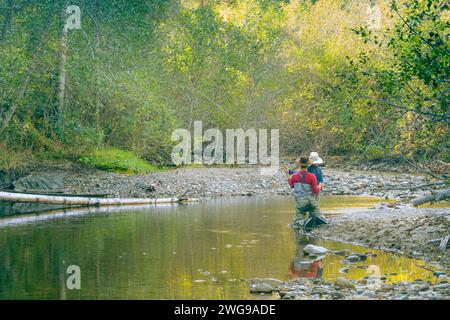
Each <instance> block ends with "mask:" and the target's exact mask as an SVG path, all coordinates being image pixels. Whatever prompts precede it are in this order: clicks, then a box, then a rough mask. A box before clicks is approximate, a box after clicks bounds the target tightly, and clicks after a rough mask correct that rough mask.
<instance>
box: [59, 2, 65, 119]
mask: <svg viewBox="0 0 450 320" xmlns="http://www.w3.org/2000/svg"><path fill="white" fill-rule="evenodd" d="M64 4H65V1H64V2H63V8H62V11H61V20H62V26H63V28H62V31H61V39H60V62H59V77H58V120H59V121H60V120H61V119H62V114H63V111H64V97H65V95H66V63H67V27H66V11H65V10H66V7H65V5H64Z"/></svg>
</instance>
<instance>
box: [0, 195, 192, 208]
mask: <svg viewBox="0 0 450 320" xmlns="http://www.w3.org/2000/svg"><path fill="white" fill-rule="evenodd" d="M0 200H3V201H14V202H35V203H48V204H66V205H84V206H122V205H141V204H160V203H180V202H197V201H199V199H196V198H162V199H151V198H93V197H64V196H48V195H35V194H22V193H12V192H0Z"/></svg>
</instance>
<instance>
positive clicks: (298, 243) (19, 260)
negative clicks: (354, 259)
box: [0, 196, 432, 299]
mask: <svg viewBox="0 0 450 320" xmlns="http://www.w3.org/2000/svg"><path fill="white" fill-rule="evenodd" d="M379 201H380V200H379V199H373V198H360V197H348V196H333V197H324V198H323V199H322V200H321V207H322V209H323V210H324V211H325V212H329V213H333V214H339V211H342V210H347V209H348V208H358V207H369V206H373V204H375V203H377V202H379ZM293 215H294V201H293V199H292V198H291V197H270V198H261V197H250V198H234V199H227V200H212V201H208V202H206V203H200V204H189V205H163V206H157V207H155V206H150V207H143V208H131V209H130V208H118V209H117V208H106V209H89V210H87V209H76V210H73V211H68V212H66V213H61V212H59V213H58V212H53V213H49V214H40V215H24V216H18V217H7V218H2V219H0V299H259V298H267V296H264V297H263V296H260V295H254V294H250V293H249V291H248V287H247V284H246V282H245V281H244V280H245V279H250V278H277V279H280V280H288V279H291V278H293V277H299V276H305V277H318V276H321V277H323V278H325V279H330V280H332V279H334V278H335V277H337V276H342V275H343V274H341V273H340V272H339V270H340V269H341V268H343V267H345V266H344V265H343V264H342V263H341V260H342V259H343V257H340V256H337V255H333V254H329V255H327V256H326V257H325V258H324V259H323V260H322V261H321V262H320V264H314V265H311V266H307V267H306V268H305V267H300V268H299V266H301V265H302V260H303V259H304V257H302V254H301V252H302V248H303V246H305V245H306V244H309V243H312V244H316V245H320V246H324V247H326V248H328V249H330V250H340V249H349V250H350V251H352V252H358V253H365V252H371V253H376V254H377V256H376V257H375V256H374V257H369V258H368V259H367V260H366V261H364V262H361V263H358V264H357V265H356V266H358V265H359V267H353V268H349V271H348V273H346V274H344V276H345V277H347V278H349V279H360V278H362V277H364V276H366V275H369V274H379V275H386V274H387V278H388V280H387V281H388V282H389V281H393V282H396V281H400V280H406V281H411V280H413V279H417V278H421V279H424V280H432V279H431V276H432V275H431V272H429V271H427V270H425V269H423V268H421V267H418V265H422V266H423V265H424V263H423V262H421V261H419V260H415V259H409V258H406V257H401V256H397V255H393V254H389V253H383V252H380V251H377V250H371V249H367V248H363V247H359V246H353V245H350V244H343V243H339V242H331V241H325V240H315V239H311V238H309V237H307V236H303V237H299V238H297V239H296V238H295V236H294V234H293V231H292V230H291V229H289V228H288V227H287V225H288V224H289V223H290V222H292V219H293ZM330 217H332V215H331V214H330ZM71 265H75V266H78V267H79V268H80V276H81V277H80V284H81V289H79V290H78V289H73V290H69V289H68V288H67V286H66V281H67V279H68V277H70V274H68V273H67V272H66V271H67V268H68V267H69V266H71Z"/></svg>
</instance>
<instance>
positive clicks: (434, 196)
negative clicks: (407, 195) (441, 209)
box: [412, 189, 450, 207]
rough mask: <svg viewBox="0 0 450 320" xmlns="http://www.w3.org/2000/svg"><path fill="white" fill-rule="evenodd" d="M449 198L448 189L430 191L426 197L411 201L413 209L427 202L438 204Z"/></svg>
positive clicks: (449, 192) (449, 191) (449, 190)
mask: <svg viewBox="0 0 450 320" xmlns="http://www.w3.org/2000/svg"><path fill="white" fill-rule="evenodd" d="M449 198H450V189H445V190H432V191H431V194H430V195H428V196H423V197H419V198H417V199H414V200H413V201H412V205H413V206H414V207H417V206H420V205H421V204H424V203H428V202H438V201H442V200H445V199H449Z"/></svg>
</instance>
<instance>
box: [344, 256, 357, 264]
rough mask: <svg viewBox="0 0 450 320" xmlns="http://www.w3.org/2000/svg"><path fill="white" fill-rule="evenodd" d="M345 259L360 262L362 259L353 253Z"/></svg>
mask: <svg viewBox="0 0 450 320" xmlns="http://www.w3.org/2000/svg"><path fill="white" fill-rule="evenodd" d="M345 260H347V261H349V262H359V261H361V258H360V257H359V256H357V255H351V256H347V257H345Z"/></svg>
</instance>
